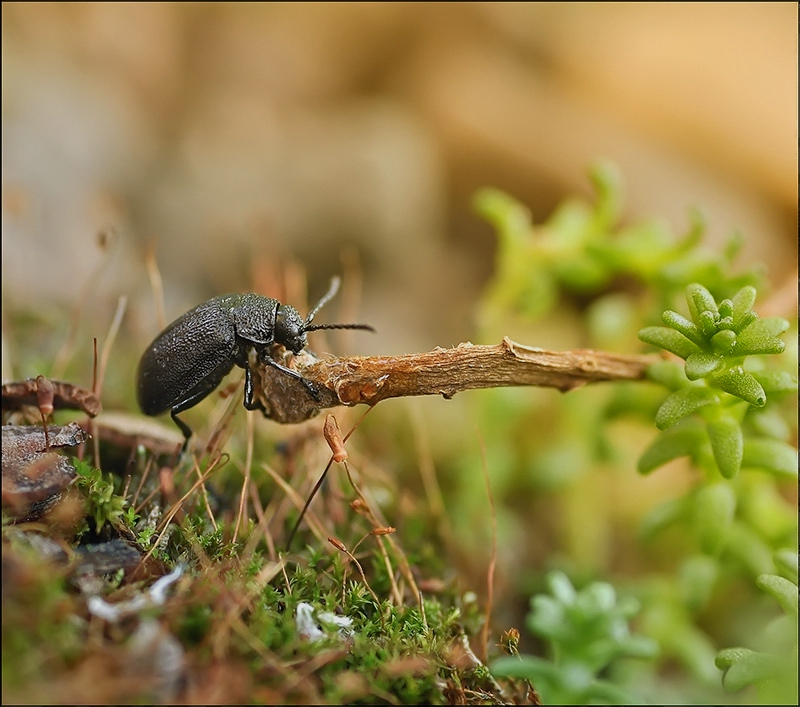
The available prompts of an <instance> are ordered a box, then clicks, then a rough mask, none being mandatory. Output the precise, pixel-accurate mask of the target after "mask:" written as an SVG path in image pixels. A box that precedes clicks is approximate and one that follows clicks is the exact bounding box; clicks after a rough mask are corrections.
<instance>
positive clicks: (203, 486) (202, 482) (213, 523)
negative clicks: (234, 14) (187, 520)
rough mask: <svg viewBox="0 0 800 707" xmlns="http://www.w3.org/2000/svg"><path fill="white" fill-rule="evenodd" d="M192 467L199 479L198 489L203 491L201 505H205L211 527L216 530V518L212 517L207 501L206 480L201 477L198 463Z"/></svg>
mask: <svg viewBox="0 0 800 707" xmlns="http://www.w3.org/2000/svg"><path fill="white" fill-rule="evenodd" d="M192 468H193V469H194V472H195V474H196V475H197V478H198V480H199V481H200V489H201V490H202V492H203V505H204V506H205V509H206V513H207V514H208V520H209V521H211V527H213V528H214V531H215V532H216V531H217V530H219V528H218V526H217V519H216V518H214V514H213V513H212V511H211V504H210V503H209V501H208V489H207V488H206V482H205V480H204V479H203V474H202V472H201V471H200V466H199V465H198V464H196V463H195V464H192Z"/></svg>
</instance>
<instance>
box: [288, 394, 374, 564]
mask: <svg viewBox="0 0 800 707" xmlns="http://www.w3.org/2000/svg"><path fill="white" fill-rule="evenodd" d="M370 410H372V407H368V408H367V409H366V410H365V411H364V414H363V415H361V417H359V418H358V420H357V421H356V423H355V424H354V425H353V426H352V427H351V428H350V431H349V432H348V433H347V434H346V435H345V436H344V438H342V437H341V431H340V430H339V426H338V424H337V423H336V418H335V417H333V415H328V417H326V418H325V425H324V427H323V435H324V436H325V439H326V441H327V442H328V444H329V445H330V446H331V449H332V450H333V454H332V455H331V458H330V459H328V463H327V464H326V465H325V468H324V469H323V471H322V474H320V477H319V479H318V480H317V483H316V484H314V488H312V489H311V493H310V494H309V495H308V498H307V499H306V502H305V503H304V504H303V508H302V510H301V511H300V515H299V516H298V518H297V522H296V523H295V524H294V527H293V528H292V531H291V532H290V533H289V539H288V540H287V541H286V550H287V552H288V550H289V548H290V547H291V545H292V540H294V536H295V533H297V529H298V528H299V527H300V523H301V522H302V520H303V517H304V516H305V514H306V511H308V508H309V506H310V505H311V501H313V500H314V496H316V495H317V491H319V489H320V488H321V487H322V484H323V482H324V481H325V477H326V476H327V474H328V470H329V469H330V468H331V464H333V462H334V460H336V459H337V458H338V459H339V460H341V461H344V460H345V459H347V450H346V449H345V446H344V443H345V442H347V440H348V439H350V436H351V435H352V434H353V433H354V432H355V431H356V430H357V429H358V426H359V425H360V424H361V423H362V422H363V420H364V418H365V417H366V416H367V414H368V413H369V412H370ZM348 474H349V472H348ZM351 482H352V481H351ZM384 525H385V523H384Z"/></svg>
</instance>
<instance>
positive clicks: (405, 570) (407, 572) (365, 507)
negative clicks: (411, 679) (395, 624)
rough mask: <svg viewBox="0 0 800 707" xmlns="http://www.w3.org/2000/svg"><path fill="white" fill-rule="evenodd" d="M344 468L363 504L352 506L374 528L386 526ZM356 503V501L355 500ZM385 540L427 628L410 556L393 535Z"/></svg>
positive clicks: (347, 469)
mask: <svg viewBox="0 0 800 707" xmlns="http://www.w3.org/2000/svg"><path fill="white" fill-rule="evenodd" d="M344 468H345V471H346V472H347V478H348V480H349V481H350V484H351V485H352V487H353V489H354V490H355V492H356V494H357V495H358V499H357V500H358V501H360V502H361V504H362V505H360V506H355V507H354V506H353V505H352V504H351V506H350V507H351V508H353V510H356V512H357V513H358V512H359V511H358V510H357V508H360V509H361V512H363V514H364V515H365V516H366V517H367V519H368V520H369V522H370V523H371V524H372V528H373V530H375V529H377V528H384V527H386V526H387V524H386V523H385V522H384V521H383V520H382V519H380V518H379V517H378V515H377V514H376V513H375V511H373V510H372V506H371V505H370V503H369V501H368V500H367V499H366V497H365V496H364V494H363V493H362V492H361V489H360V488H359V487H358V485H357V484H356V483H355V481H354V480H353V476H352V474H351V473H350V467H349V466H348V465H347V464H345V465H344ZM354 503H355V501H354ZM383 540H384V538H381V539H380V540H379V543H380V546H381V548H382V549H383V552H386V550H385V548H383ZM385 540H386V541H387V542H388V543H389V545H390V546H391V548H392V550H393V551H394V554H395V557H396V558H397V562H398V564H399V566H400V572H401V573H402V575H403V577H405V580H406V582H408V586H409V588H410V589H411V592H412V593H413V595H414V597H415V599H416V600H417V604H418V606H419V610H420V613H421V614H422V621H423V624H424V625H425V628H427V627H428V620H427V618H426V616H425V605H424V604H423V602H422V592H421V591H420V589H419V586H418V585H417V582H416V581H415V579H414V575H413V573H412V572H411V565H409V564H408V558H407V557H406V555H405V553H404V552H403V550H402V549H401V548H400V546H399V545H398V543H396V542H395V540H394V538H393V537H392V536H391V535H387V536H386V538H385ZM385 558H386V556H384V559H385ZM390 576H391V577H392V580H394V574H393V573H390ZM398 594H400V592H399V590H398ZM400 596H402V594H400Z"/></svg>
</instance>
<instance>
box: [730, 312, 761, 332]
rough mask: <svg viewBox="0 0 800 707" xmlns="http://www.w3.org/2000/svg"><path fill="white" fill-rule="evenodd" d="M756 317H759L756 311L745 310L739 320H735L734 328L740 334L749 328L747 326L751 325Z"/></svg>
mask: <svg viewBox="0 0 800 707" xmlns="http://www.w3.org/2000/svg"><path fill="white" fill-rule="evenodd" d="M756 319H758V315H757V314H756V313H755V312H753V311H750V312H745V313H744V314H743V315H742V318H741V319H740V320H739V321H738V322H736V321H734V323H733V330H734V331H735V332H736V333H737V334H739V333H740V332H742V331H744V330H745V329H747V327H749V326H750V325H751V324H752V323H753V322H754V321H755V320H756Z"/></svg>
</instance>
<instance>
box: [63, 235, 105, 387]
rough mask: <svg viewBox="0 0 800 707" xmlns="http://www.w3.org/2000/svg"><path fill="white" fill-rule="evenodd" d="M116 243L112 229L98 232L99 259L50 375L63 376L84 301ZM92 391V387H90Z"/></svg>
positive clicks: (81, 295)
mask: <svg viewBox="0 0 800 707" xmlns="http://www.w3.org/2000/svg"><path fill="white" fill-rule="evenodd" d="M116 243H117V238H116V233H114V232H113V231H101V232H100V233H99V234H98V244H99V246H100V250H101V251H102V254H101V257H100V260H99V261H98V263H97V265H96V266H95V267H94V269H93V270H92V271H91V272H90V273H89V277H88V278H87V279H86V282H85V283H84V285H83V290H82V291H81V294H80V295H79V297H78V301H77V303H76V304H75V307H74V309H73V310H72V315H71V316H70V321H69V328H68V329H67V338H66V339H64V343H63V344H62V345H61V348H60V349H59V350H58V353H57V354H56V357H55V361H54V362H53V367H52V369H51V370H50V377H51V378H53V379H56V380H57V379H59V378H63V377H64V371H65V370H66V368H67V364H69V361H70V359H71V358H72V353H73V349H74V348H75V345H76V342H77V339H78V329H79V328H80V322H81V317H82V316H83V310H84V309H85V308H86V303H87V302H88V301H89V299H90V298H91V296H92V294H93V293H94V292H95V291H96V290H97V282H98V279H99V277H100V274H101V273H102V272H103V269H104V268H105V267H106V264H107V263H108V260H109V258H110V256H111V255H112V254H113V251H114V246H115V245H116ZM92 390H93V391H94V388H92Z"/></svg>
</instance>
